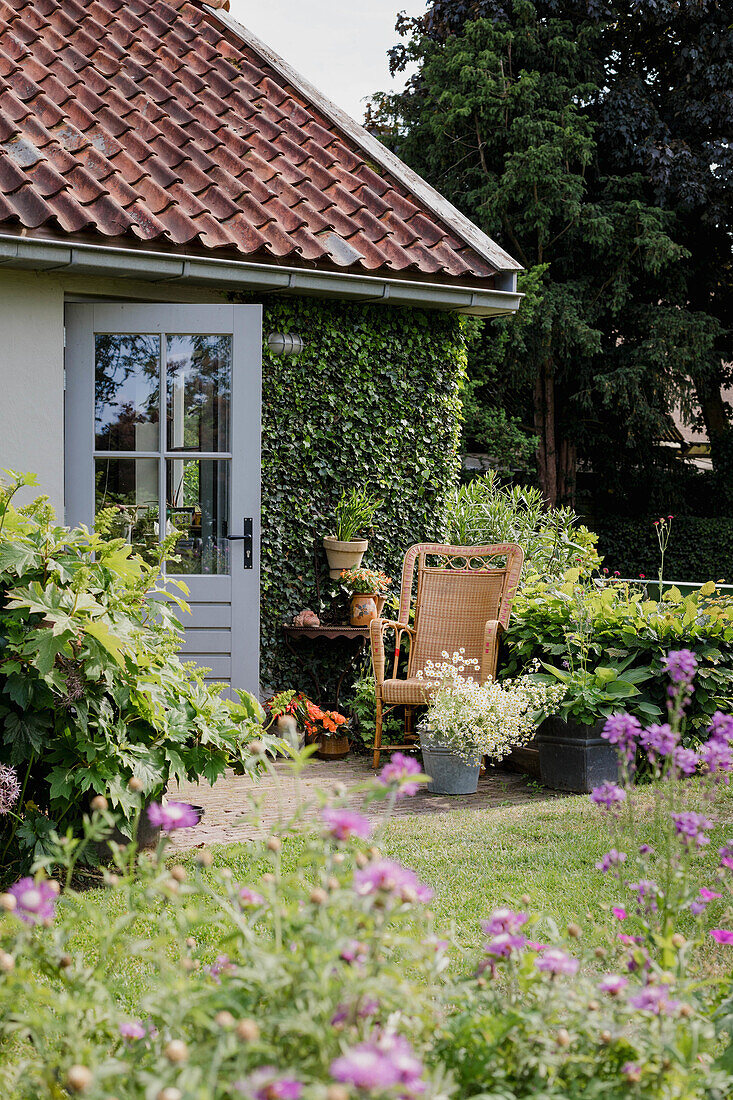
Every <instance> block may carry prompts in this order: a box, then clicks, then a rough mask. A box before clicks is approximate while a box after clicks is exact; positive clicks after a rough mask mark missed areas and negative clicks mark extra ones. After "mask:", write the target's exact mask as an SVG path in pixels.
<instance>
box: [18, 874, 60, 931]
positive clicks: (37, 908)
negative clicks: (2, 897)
mask: <svg viewBox="0 0 733 1100" xmlns="http://www.w3.org/2000/svg"><path fill="white" fill-rule="evenodd" d="M8 893H9V894H12V895H13V897H14V898H15V903H16V907H15V914H16V916H18V917H20V919H21V920H22V921H25V923H26V924H50V923H51V921H52V920H53V918H54V916H55V907H56V898H57V897H58V894H59V885H58V883H57V882H53V881H49V880H48V879H39V881H38V882H36V880H35V879H32V878H22V879H20V880H19V881H18V882H16V883H15V885H14V886H11V887H10V889H9V890H8Z"/></svg>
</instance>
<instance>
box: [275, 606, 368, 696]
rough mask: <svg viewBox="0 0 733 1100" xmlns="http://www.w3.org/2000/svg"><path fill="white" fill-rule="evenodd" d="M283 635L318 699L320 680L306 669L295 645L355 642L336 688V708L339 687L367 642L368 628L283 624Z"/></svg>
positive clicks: (337, 625) (330, 624) (320, 688)
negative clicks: (314, 688)
mask: <svg viewBox="0 0 733 1100" xmlns="http://www.w3.org/2000/svg"><path fill="white" fill-rule="evenodd" d="M283 633H284V635H285V645H286V646H287V647H288V649H289V650H290V652H291V653H292V654H293V656H294V657H295V659H296V661H297V662H298V664H299V665H300V666H301V668H303V669H304V671H306V672H307V673H308V675H309V676H310V678H311V679H312V680H313V683H314V684H315V686H316V692H317V695H318V699H319V701H320V698H321V696H322V694H323V688H322V685H321V682H320V680H319V679H318V677H317V676H316V674H315V672H313V671H312V670H311V669H308V668H306V666H305V664H304V662H303V660H302V658H301V655H300V653H299V652H298V651H297V649H296V648H295V646H296V645H301V644H302V643H303V642H304V641H310V642H318V641H323V642H335V641H339V640H345V641H347V642H356V646H355V647H354V648H353V649H352V651H351V653H350V654H349V663H348V664H347V666H346V668H345V669H344V671H343V672H342V673H341V675H340V676H339V679H338V684H337V686H336V699H335V701H334V707H338V701H339V695H340V693H341V686H342V684H343V682H344V677H345V676H346V673H347V672H349V670H350V669H351V668H352V667H353V664H354V658H355V657H356V656H357V655H358V654H359V653H361V651H362V650H363V649H364V646H365V645H366V643H367V642H368V640H369V627H368V626H347V625H344V626H340V625H339V624H338V623H322V624H321V625H320V626H291V625H289V624H288V623H283Z"/></svg>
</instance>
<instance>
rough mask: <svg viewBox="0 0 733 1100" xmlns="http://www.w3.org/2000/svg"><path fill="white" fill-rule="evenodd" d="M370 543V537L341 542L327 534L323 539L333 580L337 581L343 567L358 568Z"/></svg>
mask: <svg viewBox="0 0 733 1100" xmlns="http://www.w3.org/2000/svg"><path fill="white" fill-rule="evenodd" d="M368 545H369V540H368V539H353V540H352V541H351V542H340V541H339V540H338V539H335V538H333V537H332V536H331V535H327V536H326V538H325V539H324V540H323V549H324V550H325V551H326V557H327V558H328V569H329V573H330V575H331V580H334V581H337V580H338V579H339V577H340V576H341V571H342V570H343V569H358V568H359V566H360V565H361V559H362V558H363V557H364V554H365V553H366V549H367V547H368Z"/></svg>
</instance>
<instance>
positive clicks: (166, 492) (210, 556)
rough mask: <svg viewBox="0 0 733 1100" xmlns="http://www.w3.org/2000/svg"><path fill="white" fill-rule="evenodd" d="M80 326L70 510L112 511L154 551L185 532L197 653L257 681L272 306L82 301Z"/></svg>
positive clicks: (76, 317)
mask: <svg viewBox="0 0 733 1100" xmlns="http://www.w3.org/2000/svg"><path fill="white" fill-rule="evenodd" d="M67 328H68V333H67V392H66V426H67V446H66V452H67V454H66V458H67V468H66V487H67V492H66V504H67V521H68V522H70V523H74V522H86V523H90V522H93V519H94V517H96V516H98V515H99V513H100V512H102V511H105V512H107V514H108V516H109V517H110V518H111V521H112V530H113V533H114V534H115V535H118V536H121V537H123V538H126V539H127V540H128V541H129V542H130V543H131V544H132V545H133V546H134V547H135V549H136V551H137V552H138V553H140V554H141V555H142V556H143V557H147V558H149V557H150V555H151V551H152V549H153V547H154V546H156V545H157V544H158V543H159V542H160V541H161V540H162V539H163V538H165V537H168V536H170V535H171V534H173V533H174V532H176V533H177V534H178V537H177V538H176V540H175V548H174V554H175V557H176V558H177V559H178V560H177V561H175V562H171V563H169V565H168V567H167V570H168V572H169V573H171V574H175V575H177V576H180V577H181V578H182V579H183V580H185V582H186V584H187V585H188V587H189V589H190V603H191V609H192V614H191V616H190V617H189V616H185V618H186V623H185V626H186V646H185V649H186V652H185V656H186V657H189V658H190V657H193V658H195V659H196V660H197V661H199V663H200V664H202V665H205V666H206V667H208V668H210V669H211V677H212V678H214V679H217V680H223V681H225V682H227V683H231V684H233V685H234V686H237V687H246V688H247V689H248V690H251V691H256V690H257V687H258V684H257V678H256V676H257V665H256V660H255V657H254V653H255V650H256V648H258V641H259V639H258V635H259V612H258V608H259V570H258V568H257V562H256V560H255V559H256V557H257V555H256V554H255V552H254V551H255V539H256V538H257V535H258V529H259V479H260V453H259V452H260V448H259V438H260V435H259V433H260V426H259V412H260V375H261V364H260V355H261V315H260V310H259V307H256V306H193V305H191V306H172V305H160V306H133V305H116V306H115V305H99V306H97V305H94V306H87V305H83V306H82V305H74V306H69V307H67ZM90 426H93V430H92V438H91V439H90V438H89V435H90V432H89V428H90ZM87 441H88V443H87ZM89 444H91V446H89ZM87 447H88V450H87V449H86V448H87ZM253 632H254V635H255V636H256V637H255V638H253ZM255 642H256V643H257V644H256V645H255Z"/></svg>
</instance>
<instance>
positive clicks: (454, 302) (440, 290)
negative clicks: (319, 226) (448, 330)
mask: <svg viewBox="0 0 733 1100" xmlns="http://www.w3.org/2000/svg"><path fill="white" fill-rule="evenodd" d="M0 266H4V267H7V268H18V269H21V270H30V271H58V272H69V273H70V274H73V275H91V276H97V277H112V278H117V279H120V278H121V279H144V280H147V281H150V282H156V283H168V282H170V283H184V284H187V285H192V286H199V287H206V286H208V287H216V288H218V289H223V290H239V291H244V292H249V293H252V294H257V293H265V294H275V293H281V294H299V295H311V296H314V297H321V298H340V299H343V300H346V301H361V302H388V303H389V304H390V305H395V306H415V307H419V308H423V309H443V310H449V311H451V312H454V313H462V314H471V315H473V316H477V317H494V316H498V315H501V314H507V313H515V312H516V310H517V309H518V308H519V303H520V302H521V300H522V297H523V295H522V294H520V293H518V291H517V273H516V271H502V272H500V273H499V274H497V275H496V276H495V280H494V281H495V283H496V284H497V287H498V289H496V290H491V289H486V290H484V289H474V288H472V287H460V286H450V285H446V284H443V283H421V282H410V281H408V280H402V279H385V278H381V277H377V276H369V275H352V274H349V273H346V272H344V273H341V272H328V271H307V270H304V269H303V268H295V267H281V266H280V265H275V264H257V263H249V262H247V261H244V260H222V259H217V258H213V257H208V256H193V255H185V254H181V253H169V252H155V251H152V250H147V249H138V248H120V247H114V246H112V245H97V244H71V243H70V242H69V241H68V240H67V241H58V240H54V239H53V238H48V239H46V238H43V237H28V236H21V235H18V234H13V233H0Z"/></svg>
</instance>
